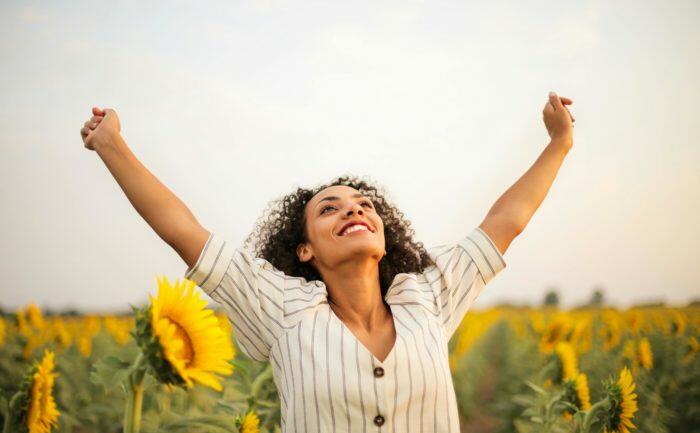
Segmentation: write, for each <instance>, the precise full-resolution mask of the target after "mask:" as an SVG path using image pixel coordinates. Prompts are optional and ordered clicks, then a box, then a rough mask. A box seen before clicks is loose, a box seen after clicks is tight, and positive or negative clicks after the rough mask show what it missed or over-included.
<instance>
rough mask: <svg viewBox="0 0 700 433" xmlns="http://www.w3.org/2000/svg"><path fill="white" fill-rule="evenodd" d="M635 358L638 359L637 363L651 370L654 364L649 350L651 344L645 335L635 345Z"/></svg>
mask: <svg viewBox="0 0 700 433" xmlns="http://www.w3.org/2000/svg"><path fill="white" fill-rule="evenodd" d="M637 358H638V359H639V364H640V365H641V366H642V367H644V369H645V370H647V371H649V370H651V368H652V367H653V366H654V355H653V353H652V352H651V344H650V343H649V340H648V339H647V338H646V337H644V338H642V340H641V341H640V342H639V345H638V346H637Z"/></svg>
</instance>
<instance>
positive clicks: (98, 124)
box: [80, 107, 121, 150]
mask: <svg viewBox="0 0 700 433" xmlns="http://www.w3.org/2000/svg"><path fill="white" fill-rule="evenodd" d="M92 114H93V116H92V117H91V118H90V120H88V121H87V122H85V123H84V124H83V127H82V128H81V129H80V136H81V137H82V139H83V143H84V145H85V147H86V148H87V149H90V150H95V147H96V146H99V145H101V144H103V143H109V142H110V141H111V140H113V139H114V137H116V136H118V135H119V133H120V131H121V124H120V123H119V117H118V116H117V112H116V111H114V110H112V109H111V108H105V109H104V110H101V109H99V108H98V107H92Z"/></svg>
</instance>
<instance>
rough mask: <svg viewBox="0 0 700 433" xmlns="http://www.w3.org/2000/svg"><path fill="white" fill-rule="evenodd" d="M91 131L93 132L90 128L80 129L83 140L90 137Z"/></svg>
mask: <svg viewBox="0 0 700 433" xmlns="http://www.w3.org/2000/svg"><path fill="white" fill-rule="evenodd" d="M90 131H92V129H90V128H88V127H83V128H80V135H82V136H83V138H85V137H87V136H88V135H90Z"/></svg>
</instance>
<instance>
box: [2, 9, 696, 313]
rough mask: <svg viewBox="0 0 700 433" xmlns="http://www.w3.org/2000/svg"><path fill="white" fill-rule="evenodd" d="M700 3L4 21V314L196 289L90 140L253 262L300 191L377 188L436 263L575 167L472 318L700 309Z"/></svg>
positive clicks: (81, 12)
mask: <svg viewBox="0 0 700 433" xmlns="http://www.w3.org/2000/svg"><path fill="white" fill-rule="evenodd" d="M699 22H700V2H698V1H696V0H686V1H671V2H666V1H663V2H662V1H643V2H640V1H631V0H625V1H614V2H610V1H586V2H569V1H560V2H549V1H546V2H545V1H537V2H520V1H512V2H502V1H500V2H494V1H488V2H487V1H481V2H461V1H450V2H443V1H440V2H438V1H432V2H430V1H423V2H416V1H400V2H398V1H397V2H371V1H370V2H359V1H353V2H327V1H323V2H320V1H318V2H291V1H290V2H286V1H255V2H160V3H158V4H157V5H156V4H151V3H150V2H119V3H115V2H109V3H102V2H77V1H71V2H68V1H65V2H62V3H61V2H43V3H42V2H32V1H6V0H3V1H2V2H1V3H0V36H2V37H0V61H1V62H2V67H1V68H0V94H1V95H2V98H0V149H2V157H1V158H0V170H1V171H0V173H1V176H2V177H1V179H0V180H1V182H0V191H1V193H2V203H4V206H3V211H2V217H1V218H2V224H1V225H0V260H1V263H2V267H1V268H0V269H1V271H2V275H3V284H2V289H0V290H1V292H0V293H1V296H0V306H2V307H4V308H16V307H19V306H22V305H25V304H26V303H27V302H29V301H35V302H37V303H38V304H39V305H40V306H42V307H52V308H58V309H62V308H68V307H76V308H82V309H89V310H95V311H109V310H112V309H128V304H129V303H132V304H138V303H141V302H144V301H145V300H146V299H147V295H148V294H149V293H155V291H156V276H157V275H161V274H163V275H166V276H168V278H169V279H170V280H171V281H174V280H175V279H178V278H182V276H183V274H184V272H185V270H186V268H187V267H186V265H185V263H184V262H183V261H182V260H181V259H180V257H179V256H178V255H177V254H176V253H175V251H173V250H172V249H171V248H170V247H169V246H168V245H167V244H165V243H164V242H163V241H162V240H161V239H160V238H159V237H158V236H157V235H156V233H155V232H153V231H152V230H151V228H150V226H148V224H147V223H146V222H145V221H144V220H143V219H142V218H141V217H140V216H139V214H138V213H137V212H136V211H135V210H134V208H133V207H132V206H131V204H130V203H129V201H128V200H127V198H126V196H125V195H124V194H123V192H122V190H121V189H120V188H119V186H118V184H117V183H116V181H115V180H114V178H112V176H111V175H110V173H109V171H108V170H107V168H106V167H105V165H104V164H103V163H102V160H101V159H100V158H99V156H98V155H97V154H96V153H94V152H90V151H88V150H86V149H85V148H84V147H83V143H82V141H81V139H80V132H79V131H80V128H81V127H82V125H83V122H85V121H86V120H88V119H89V117H90V116H91V112H90V109H91V107H92V106H93V105H98V106H101V107H109V108H114V109H115V110H116V111H117V113H118V115H119V117H120V119H121V122H122V135H123V137H124V138H125V140H126V142H127V143H128V144H129V146H130V147H131V149H132V151H133V152H134V153H135V154H136V156H137V157H138V158H139V159H140V160H141V162H143V164H144V165H146V166H147V167H148V168H149V169H150V170H151V171H152V172H153V173H154V174H155V175H156V176H157V177H158V178H159V179H160V180H161V181H162V182H163V183H164V184H166V185H167V186H168V187H169V188H170V189H171V190H172V191H173V192H175V194H176V195H178V196H179V197H180V198H181V199H182V200H183V201H184V202H185V203H186V204H187V205H188V207H189V208H190V209H191V210H192V212H193V213H194V214H195V215H196V216H197V218H198V220H199V221H200V223H201V224H202V225H204V226H205V227H206V228H207V229H209V230H210V231H214V232H216V233H219V234H221V235H222V236H225V237H226V238H227V239H229V240H230V241H232V242H239V243H240V244H241V245H242V243H243V240H244V239H245V237H246V235H247V234H248V233H249V232H250V230H252V229H253V226H254V223H255V221H256V220H257V218H258V217H259V216H260V215H261V213H262V211H263V210H264V208H265V206H266V204H267V203H268V202H269V201H270V200H272V199H274V198H277V197H279V196H281V195H284V194H287V193H289V192H291V191H292V190H293V189H294V188H296V186H306V187H313V186H316V185H317V184H320V183H323V182H326V181H329V180H331V179H333V178H335V177H336V176H338V175H341V174H345V173H353V174H356V175H359V176H367V177H369V178H371V179H373V180H374V181H376V182H377V183H378V184H379V185H381V186H383V187H385V188H386V189H387V190H388V191H389V194H390V195H389V198H390V199H391V200H393V202H394V203H395V204H396V205H397V206H398V207H399V209H400V210H401V211H403V213H404V214H405V215H406V217H407V218H408V219H410V220H411V222H412V224H413V227H414V228H415V230H416V236H415V238H416V239H417V240H420V241H422V242H423V243H424V244H425V245H426V246H427V247H430V246H433V245H437V244H442V243H446V242H452V241H457V240H458V239H459V238H461V237H463V236H465V235H466V234H468V233H469V232H470V231H471V230H472V229H473V228H474V227H476V226H477V225H478V224H479V223H480V222H481V221H482V219H483V217H484V216H485V215H486V213H487V212H488V210H489V208H490V207H491V205H492V204H493V203H494V202H495V201H496V199H498V197H499V196H500V195H501V194H502V193H503V192H504V191H505V190H506V189H507V188H508V187H510V186H511V185H512V184H513V183H514V182H515V181H516V180H517V179H518V178H519V177H520V176H521V175H522V174H523V173H524V172H525V171H526V170H527V169H528V168H529V167H530V166H531V164H532V163H533V162H534V161H535V159H536V158H537V157H538V156H539V154H540V153H541V152H542V150H543V149H544V148H545V146H546V145H547V143H548V142H549V137H548V135H547V131H546V128H545V126H544V124H543V122H542V108H543V107H544V104H545V103H546V98H547V93H548V91H549V90H554V91H556V92H558V93H559V94H560V95H562V96H566V97H569V98H571V99H573V101H574V103H573V105H572V106H570V107H569V108H570V110H571V112H572V113H573V114H574V116H575V117H576V123H575V125H576V127H575V135H574V147H573V149H572V150H571V152H570V153H569V155H568V156H567V158H566V160H565V161H564V164H563V165H562V167H561V169H560V171H559V174H558V176H557V179H556V180H555V182H554V184H553V185H552V188H551V189H550V191H549V194H548V196H547V197H546V198H545V200H544V202H543V203H542V205H541V206H540V208H539V209H538V211H537V212H536V213H535V215H534V216H533V218H532V219H531V221H530V223H529V225H528V226H527V228H526V229H525V231H524V232H523V233H522V234H521V235H520V236H519V237H518V238H516V239H515V240H514V241H513V243H512V244H511V246H510V248H509V249H508V251H507V252H506V254H505V260H506V263H507V267H506V269H505V270H503V271H502V272H501V273H500V274H499V275H498V276H497V277H496V278H495V279H494V280H493V281H492V282H491V283H489V285H488V286H487V287H486V289H485V290H484V292H482V294H481V296H480V298H479V299H478V301H477V302H476V304H475V308H486V307H488V306H491V305H494V304H495V303H498V302H500V301H512V302H537V303H539V302H540V301H541V299H542V297H543V295H544V293H545V291H546V290H547V289H548V288H549V287H552V286H556V287H558V288H559V290H560V296H561V299H562V302H563V305H564V306H571V305H575V304H577V303H579V302H582V301H584V300H586V299H588V297H589V296H590V293H591V290H592V289H593V287H594V286H597V285H602V286H604V287H605V288H606V295H607V297H608V299H609V300H610V301H612V302H614V303H616V304H617V305H620V306H627V305H631V304H633V303H635V302H646V301H655V300H665V301H667V302H670V303H676V304H680V303H685V302H686V301H688V300H689V299H691V298H694V297H697V296H700V287H699V283H700V260H699V257H700V230H699V229H700V223H699V221H700V219H699V218H698V213H699V211H700V205H699V203H700V192H699V191H700V190H699V187H700V174H699V173H700V170H699V169H698V165H700V150H699V144H700V140H699V139H700V121H699V119H698V110H697V108H696V101H697V100H698V98H700V85H699V84H698V79H697V77H698V76H700V59H699V55H698V53H700V33H699V30H698V26H697V23H699Z"/></svg>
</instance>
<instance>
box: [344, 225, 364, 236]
mask: <svg viewBox="0 0 700 433" xmlns="http://www.w3.org/2000/svg"><path fill="white" fill-rule="evenodd" d="M358 230H369V229H368V228H367V226H364V225H362V224H355V225H354V226H350V227H349V228H348V229H346V230H345V231H344V232H343V233H342V235H341V236H345V235H347V234H348V233H352V232H356V231H358Z"/></svg>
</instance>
